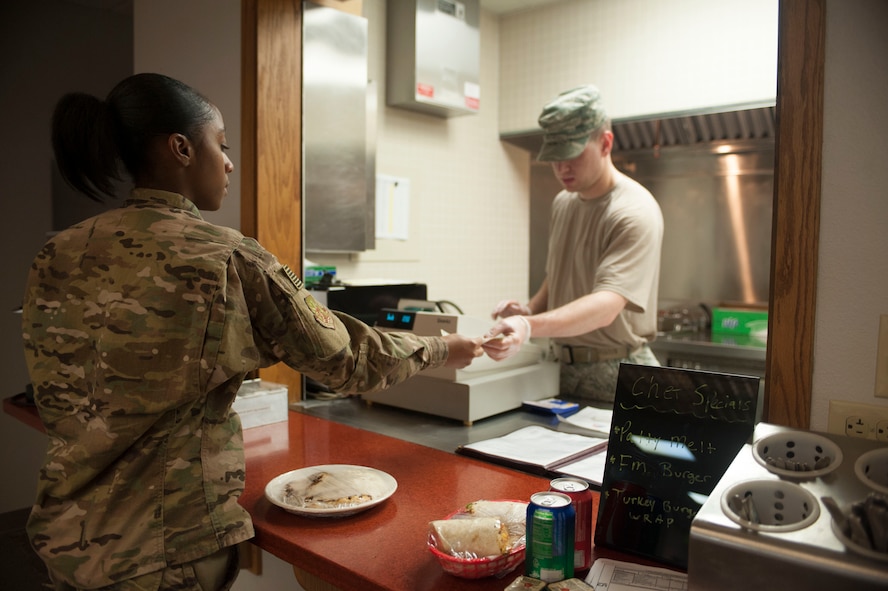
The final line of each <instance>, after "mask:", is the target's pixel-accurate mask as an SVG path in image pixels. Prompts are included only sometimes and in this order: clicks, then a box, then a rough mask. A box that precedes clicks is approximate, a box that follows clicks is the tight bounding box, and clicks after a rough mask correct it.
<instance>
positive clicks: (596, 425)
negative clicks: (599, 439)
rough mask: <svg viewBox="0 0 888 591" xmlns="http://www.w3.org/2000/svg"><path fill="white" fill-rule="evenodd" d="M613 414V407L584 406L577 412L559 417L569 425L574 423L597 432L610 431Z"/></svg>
mask: <svg viewBox="0 0 888 591" xmlns="http://www.w3.org/2000/svg"><path fill="white" fill-rule="evenodd" d="M613 416H614V411H613V409H610V408H596V407H594V406H585V407H583V408H582V409H581V410H580V411H579V412H576V413H574V414H572V415H570V416H568V417H560V418H561V420H562V421H563V422H565V423H570V424H571V425H575V426H577V427H580V428H582V429H588V430H590V431H598V432H599V433H610V428H611V420H612V419H613Z"/></svg>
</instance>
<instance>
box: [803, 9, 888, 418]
mask: <svg viewBox="0 0 888 591" xmlns="http://www.w3.org/2000/svg"><path fill="white" fill-rule="evenodd" d="M826 15H827V18H826V67H825V82H826V84H825V91H824V113H825V115H824V126H823V177H822V178H823V185H822V195H821V210H820V215H821V224H820V245H819V269H818V277H817V316H816V326H815V341H814V380H813V390H814V391H813V393H812V408H811V428H812V429H814V430H826V425H827V413H828V411H829V401H830V400H831V399H837V400H850V401H855V402H863V403H868V404H878V405H881V406H883V407H888V398H875V397H874V394H873V392H874V386H875V375H876V345H877V335H878V326H879V316H880V315H881V314H888V199H886V190H888V167H886V166H885V163H886V162H888V145H886V143H885V137H886V136H888V116H886V113H885V107H884V105H886V104H888V78H886V76H885V71H886V68H888V57H886V56H888V36H886V35H885V25H886V24H888V2H884V1H883V0H854V1H853V2H847V1H845V0H841V1H840V0H827V3H826Z"/></svg>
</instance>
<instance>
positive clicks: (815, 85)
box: [763, 0, 826, 429]
mask: <svg viewBox="0 0 888 591" xmlns="http://www.w3.org/2000/svg"><path fill="white" fill-rule="evenodd" d="M825 33H826V0H781V1H780V8H779V17H778V49H777V137H776V144H775V154H776V161H775V163H774V164H775V169H774V213H773V222H772V223H773V227H772V232H771V290H770V296H769V298H770V299H769V326H768V348H767V354H766V370H765V371H766V376H767V381H766V385H765V400H766V406H765V409H764V413H763V418H764V420H766V421H767V422H769V423H773V424H777V425H784V426H787V427H796V428H800V429H808V428H809V427H810V423H811V395H812V383H813V372H814V338H815V334H814V328H815V313H816V295H817V254H818V242H819V239H820V190H821V171H822V152H823V88H824V62H825V49H824V41H825V37H826V35H825Z"/></svg>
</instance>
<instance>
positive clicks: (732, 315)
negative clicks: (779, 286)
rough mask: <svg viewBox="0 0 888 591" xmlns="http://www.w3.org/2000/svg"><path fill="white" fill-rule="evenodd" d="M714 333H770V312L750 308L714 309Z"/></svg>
mask: <svg viewBox="0 0 888 591" xmlns="http://www.w3.org/2000/svg"><path fill="white" fill-rule="evenodd" d="M712 332H715V333H723V334H725V333H726V334H744V335H745V334H748V335H761V334H767V332H768V311H767V310H752V309H748V308H713V309H712Z"/></svg>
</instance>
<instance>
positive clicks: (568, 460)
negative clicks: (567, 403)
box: [456, 425, 608, 486]
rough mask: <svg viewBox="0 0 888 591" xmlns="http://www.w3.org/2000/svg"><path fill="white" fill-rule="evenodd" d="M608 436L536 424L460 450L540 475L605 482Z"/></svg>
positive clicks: (594, 483) (460, 451)
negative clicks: (563, 430)
mask: <svg viewBox="0 0 888 591" xmlns="http://www.w3.org/2000/svg"><path fill="white" fill-rule="evenodd" d="M607 442H608V440H607V438H603V437H590V436H587V435H578V434H576V433H565V432H562V431H555V430H554V429H549V428H547V427H540V426H536V425H532V426H529V427H522V428H521V429H518V430H517V431H513V432H512V433H509V434H508V435H503V436H502V437H495V438H493V439H486V440H484V441H478V442H476V443H468V444H465V445H461V446H459V447H458V448H457V449H456V453H458V454H461V455H465V456H471V457H475V458H479V459H482V460H487V461H489V462H493V463H496V464H501V465H504V466H508V467H510V468H515V469H517V470H522V471H524V472H530V473H532V474H540V475H542V476H558V475H570V476H577V477H579V478H583V479H585V480H587V481H589V482H590V483H591V484H593V485H599V486H600V485H601V480H602V478H603V476H604V460H605V456H606V454H604V453H602V452H604V451H605V450H606V449H607Z"/></svg>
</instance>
